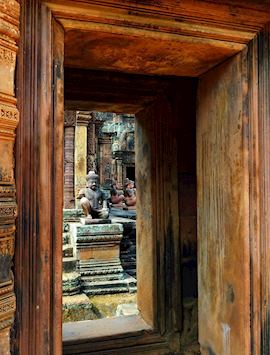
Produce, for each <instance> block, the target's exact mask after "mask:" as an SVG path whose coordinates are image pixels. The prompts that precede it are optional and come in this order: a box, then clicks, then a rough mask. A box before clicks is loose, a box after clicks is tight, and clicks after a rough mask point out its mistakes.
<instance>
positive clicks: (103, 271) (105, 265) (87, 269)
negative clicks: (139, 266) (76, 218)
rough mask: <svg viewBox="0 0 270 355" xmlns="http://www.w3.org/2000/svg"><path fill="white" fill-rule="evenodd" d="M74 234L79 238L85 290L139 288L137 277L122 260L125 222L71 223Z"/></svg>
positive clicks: (93, 292)
mask: <svg viewBox="0 0 270 355" xmlns="http://www.w3.org/2000/svg"><path fill="white" fill-rule="evenodd" d="M71 234H72V236H73V238H74V240H75V241H76V258H77V263H78V264H77V265H78V272H79V273H80V275H81V281H82V291H83V292H84V293H86V294H87V295H98V294H110V293H119V292H135V291H136V279H134V278H133V277H131V276H129V275H127V274H126V273H125V272H124V270H123V267H122V265H121V261H120V242H121V240H122V237H123V226H122V224H119V223H113V224H96V225H95V224H92V225H81V224H72V225H71Z"/></svg>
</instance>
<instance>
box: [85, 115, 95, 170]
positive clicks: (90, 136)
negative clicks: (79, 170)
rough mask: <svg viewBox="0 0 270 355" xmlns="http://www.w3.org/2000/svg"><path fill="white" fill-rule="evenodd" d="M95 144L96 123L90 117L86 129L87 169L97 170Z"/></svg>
mask: <svg viewBox="0 0 270 355" xmlns="http://www.w3.org/2000/svg"><path fill="white" fill-rule="evenodd" d="M96 146H97V144H96V125H95V122H94V120H93V118H91V121H90V122H89V125H88V131H87V171H89V170H95V171H96V170H97V164H96Z"/></svg>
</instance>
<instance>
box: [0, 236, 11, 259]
mask: <svg viewBox="0 0 270 355" xmlns="http://www.w3.org/2000/svg"><path fill="white" fill-rule="evenodd" d="M0 255H11V256H13V255H14V237H9V238H1V239H0Z"/></svg>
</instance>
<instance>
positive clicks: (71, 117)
mask: <svg viewBox="0 0 270 355" xmlns="http://www.w3.org/2000/svg"><path fill="white" fill-rule="evenodd" d="M64 120H65V121H64V125H65V127H71V126H75V124H76V111H70V110H65V115H64Z"/></svg>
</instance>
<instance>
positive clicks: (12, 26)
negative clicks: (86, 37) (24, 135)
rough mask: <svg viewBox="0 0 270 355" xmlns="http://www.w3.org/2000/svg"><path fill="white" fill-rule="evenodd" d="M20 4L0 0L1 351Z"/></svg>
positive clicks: (11, 225)
mask: <svg viewBox="0 0 270 355" xmlns="http://www.w3.org/2000/svg"><path fill="white" fill-rule="evenodd" d="M19 14H20V7H19V4H18V2H17V1H14V0H8V1H6V0H0V353H1V354H9V353H10V329H11V327H12V325H13V322H14V312H15V295H14V285H13V275H12V271H11V266H12V259H13V255H14V235H15V219H16V216H17V207H16V201H15V181H14V155H13V148H14V139H15V133H14V131H15V129H16V127H17V124H18V120H19V113H18V110H17V108H16V98H15V93H14V87H15V85H14V77H15V64H16V55H17V49H18V47H17V41H18V39H19Z"/></svg>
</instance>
